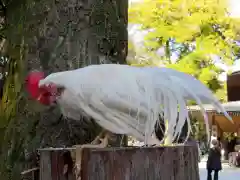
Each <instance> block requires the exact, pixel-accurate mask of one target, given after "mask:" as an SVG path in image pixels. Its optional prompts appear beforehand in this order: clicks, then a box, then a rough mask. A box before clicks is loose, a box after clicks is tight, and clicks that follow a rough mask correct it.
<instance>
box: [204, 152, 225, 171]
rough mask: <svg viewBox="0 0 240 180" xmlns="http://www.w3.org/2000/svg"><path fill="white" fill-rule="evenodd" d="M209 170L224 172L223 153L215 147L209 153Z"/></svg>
mask: <svg viewBox="0 0 240 180" xmlns="http://www.w3.org/2000/svg"><path fill="white" fill-rule="evenodd" d="M207 169H210V170H218V171H219V170H222V163H221V152H220V149H219V148H217V147H213V148H211V149H210V151H209V153H208V160H207Z"/></svg>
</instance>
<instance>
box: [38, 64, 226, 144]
mask: <svg viewBox="0 0 240 180" xmlns="http://www.w3.org/2000/svg"><path fill="white" fill-rule="evenodd" d="M48 83H55V84H56V85H58V86H63V87H65V88H66V90H65V91H64V93H63V95H62V96H61V98H60V99H59V101H58V103H59V105H60V106H61V109H62V112H63V114H64V115H65V116H69V117H72V118H74V119H79V118H78V116H80V115H81V114H82V113H83V112H84V113H85V114H87V115H88V116H91V117H93V118H94V119H95V120H96V122H97V123H98V124H99V125H101V126H102V127H103V128H105V129H107V130H109V131H112V132H113V133H118V134H127V135H130V136H134V137H135V138H137V139H138V140H140V141H144V142H145V144H155V143H159V141H158V140H157V139H156V138H154V137H152V134H153V132H154V126H155V124H156V123H159V115H161V116H164V118H162V119H164V120H165V121H167V122H168V128H167V131H166V132H165V136H168V137H171V139H170V140H171V141H173V140H174V139H176V138H178V137H179V135H180V133H181V130H182V128H183V125H184V124H185V122H186V121H187V123H188V126H189V128H188V129H189V132H188V133H190V130H191V126H190V119H189V116H188V110H187V100H194V101H196V102H197V104H199V106H200V107H201V111H202V113H203V115H204V119H205V122H206V126H207V132H208V133H209V127H208V119H207V115H206V112H205V110H204V108H203V106H202V104H203V103H211V104H213V105H214V106H215V107H216V108H217V109H218V110H219V111H221V112H223V113H224V114H225V115H226V116H227V117H228V118H229V119H230V117H229V116H228V114H227V113H226V112H225V110H224V108H223V107H222V106H221V104H220V103H219V102H218V101H217V99H216V98H215V97H214V96H213V94H212V93H211V91H210V90H209V89H208V88H206V87H205V86H204V85H203V84H202V83H201V82H200V81H198V80H196V79H195V78H193V77H192V76H190V75H187V74H184V73H181V72H178V71H175V70H172V69H168V68H157V67H142V68H139V67H133V66H128V65H118V64H102V65H92V66H88V67H85V68H81V69H77V70H73V71H65V72H59V73H54V74H51V75H49V76H48V77H46V78H45V79H44V80H42V81H41V82H40V84H39V85H40V86H41V85H43V84H48ZM78 110H79V111H78ZM78 112H80V113H78Z"/></svg>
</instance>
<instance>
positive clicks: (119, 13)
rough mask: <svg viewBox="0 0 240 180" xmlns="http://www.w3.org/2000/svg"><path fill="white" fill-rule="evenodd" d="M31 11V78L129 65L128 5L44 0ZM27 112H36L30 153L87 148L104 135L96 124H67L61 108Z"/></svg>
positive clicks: (30, 108) (34, 108)
mask: <svg viewBox="0 0 240 180" xmlns="http://www.w3.org/2000/svg"><path fill="white" fill-rule="evenodd" d="M34 8H35V9H34ZM32 11H33V12H34V13H33V14H32V15H31V17H30V18H31V19H32V20H29V22H28V24H27V26H28V28H29V29H31V30H32V31H31V32H30V31H29V33H31V35H32V36H33V38H31V39H30V40H29V41H28V50H29V51H28V54H27V64H26V67H27V71H28V72H29V71H33V70H43V71H44V72H45V73H46V74H49V73H52V72H57V71H62V70H70V69H76V68H80V67H84V66H87V65H90V64H101V63H120V64H123V63H125V61H126V56H127V44H128V43H127V42H128V41H127V40H128V33H127V20H128V18H127V13H128V1H127V0H121V1H118V0H113V1H112V0H104V1H99V0H61V1H59V0H55V1H51V0H48V1H47V0H43V1H38V2H36V3H35V4H34V5H33V10H32ZM37 19H39V21H37ZM25 110H26V111H28V112H36V113H35V114H34V115H32V116H31V119H35V120H37V122H38V123H37V125H36V136H37V137H38V138H37V140H38V141H39V142H38V143H35V147H31V148H30V149H33V150H34V149H36V148H40V147H41V148H42V147H66V146H71V145H74V144H84V143H89V142H90V141H91V140H93V139H94V137H95V136H96V135H97V134H98V133H99V132H100V130H101V128H100V127H99V126H98V125H97V124H96V123H94V121H91V122H90V121H87V120H85V119H80V120H79V121H76V120H72V119H68V118H63V117H62V116H61V113H60V110H59V109H58V108H57V107H52V108H50V109H49V108H48V109H47V108H45V107H42V106H41V105H39V104H37V103H36V102H31V101H28V105H26V107H25ZM31 114H33V113H31ZM35 139H36V138H35ZM116 140H117V142H118V143H116V142H115V143H114V142H113V144H114V145H116V146H118V145H119V141H121V140H122V138H119V137H117V138H116ZM124 142H126V138H125V141H124Z"/></svg>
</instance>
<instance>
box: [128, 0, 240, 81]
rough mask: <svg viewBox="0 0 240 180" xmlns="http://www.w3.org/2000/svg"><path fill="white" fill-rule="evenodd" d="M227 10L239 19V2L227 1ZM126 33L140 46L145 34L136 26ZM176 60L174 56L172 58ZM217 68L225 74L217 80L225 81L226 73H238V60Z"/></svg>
mask: <svg viewBox="0 0 240 180" xmlns="http://www.w3.org/2000/svg"><path fill="white" fill-rule="evenodd" d="M136 1H141V0H129V2H130V3H131V2H136ZM229 8H230V12H231V16H232V17H236V18H240V0H229ZM128 32H129V38H130V39H131V40H132V41H133V43H134V44H138V45H139V44H141V43H142V42H143V38H142V37H143V34H146V31H145V32H140V31H138V27H137V26H133V25H130V26H129V27H128ZM161 51H162V49H161V48H160V49H159V52H158V53H160V54H161ZM172 58H173V59H174V58H177V57H176V56H175V55H173V57H172ZM216 65H217V66H219V67H221V68H222V69H223V70H225V71H226V72H224V73H222V74H221V75H220V76H219V79H220V80H222V81H225V80H226V77H227V71H229V70H232V71H238V70H240V60H237V61H236V62H235V63H234V65H233V66H231V67H228V66H226V65H224V64H222V63H220V62H218V63H216Z"/></svg>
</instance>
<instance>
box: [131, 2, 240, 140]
mask: <svg viewBox="0 0 240 180" xmlns="http://www.w3.org/2000/svg"><path fill="white" fill-rule="evenodd" d="M227 7H228V1H227V0H221V1H219V0H212V1H207V0H198V1H196V0H143V1H139V2H137V3H134V4H132V6H131V8H130V10H129V17H130V18H129V19H130V23H133V24H136V25H138V26H140V27H141V28H140V30H144V31H145V32H146V31H148V33H147V35H146V36H145V37H144V46H143V47H140V48H143V50H142V51H141V52H139V51H138V55H140V56H141V54H142V52H144V54H145V57H146V56H147V55H148V58H145V59H144V60H140V61H139V60H138V59H135V60H132V61H131V62H130V63H133V64H141V65H146V64H148V65H149V64H151V65H157V66H166V67H169V68H173V69H177V70H179V71H182V72H185V73H188V74H191V75H193V76H195V77H196V78H197V79H199V80H200V81H201V82H203V83H204V84H205V85H207V86H208V87H209V88H210V89H211V90H212V91H213V92H214V93H215V95H216V96H217V97H218V99H219V100H220V101H222V102H225V101H226V99H227V98H226V97H227V96H226V83H225V82H221V81H220V80H219V78H218V77H219V75H220V73H222V72H223V70H222V69H221V68H219V67H218V66H217V65H216V63H217V62H218V63H223V64H226V65H232V64H233V62H234V60H236V59H237V58H238V56H239V52H240V51H239V46H238V45H237V40H238V39H239V33H238V32H239V30H238V29H239V27H240V24H239V22H240V21H239V19H233V18H231V17H230V16H229V13H228V9H227ZM159 52H160V53H159ZM135 57H137V56H135ZM191 104H194V102H189V105H191ZM192 122H195V121H192ZM193 130H194V132H193V135H194V136H195V137H196V138H199V139H201V138H202V137H203V136H204V135H203V134H202V133H201V132H200V131H202V130H204V129H203V128H202V125H201V123H198V122H197V121H196V122H195V123H194V124H193ZM158 133H160V134H159V137H160V138H161V137H162V136H163V134H162V132H158ZM183 134H184V133H183Z"/></svg>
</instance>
